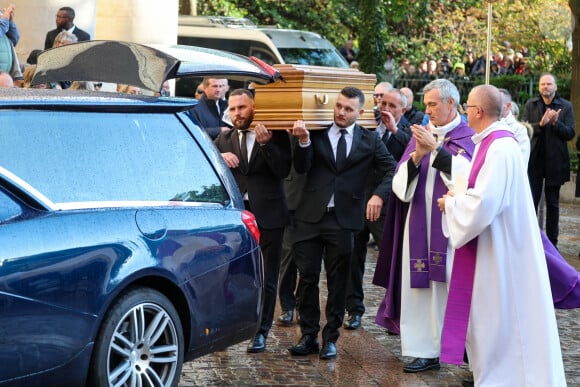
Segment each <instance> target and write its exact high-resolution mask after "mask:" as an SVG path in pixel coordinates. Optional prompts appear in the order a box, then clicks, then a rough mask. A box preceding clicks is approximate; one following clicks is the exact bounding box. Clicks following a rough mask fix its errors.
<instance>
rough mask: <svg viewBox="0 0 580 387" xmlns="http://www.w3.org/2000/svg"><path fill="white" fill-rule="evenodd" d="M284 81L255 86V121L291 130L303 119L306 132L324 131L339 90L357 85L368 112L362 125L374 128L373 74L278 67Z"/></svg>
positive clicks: (296, 66)
mask: <svg viewBox="0 0 580 387" xmlns="http://www.w3.org/2000/svg"><path fill="white" fill-rule="evenodd" d="M274 67H276V68H277V69H278V71H280V73H281V74H282V76H283V78H284V80H283V81H281V80H279V81H278V82H276V83H272V84H268V85H255V89H256V97H255V101H256V113H255V116H254V122H261V123H263V124H264V125H265V126H266V127H267V128H268V129H283V130H285V129H291V128H292V125H293V123H294V121H296V120H304V121H305V123H306V128H307V129H309V130H310V129H324V128H326V127H327V126H329V125H330V124H331V123H332V121H333V116H334V105H335V103H336V100H337V98H338V95H339V93H340V90H341V89H342V88H343V87H346V86H354V87H357V88H359V89H361V90H362V91H363V93H364V94H365V105H364V109H365V113H364V114H363V116H362V117H361V118H359V119H358V120H357V123H358V124H359V125H362V126H365V127H369V128H374V127H376V122H375V119H374V114H373V92H374V87H375V84H376V76H375V75H374V74H365V73H363V72H361V71H359V70H356V69H350V68H349V69H342V68H334V67H319V66H305V65H288V64H284V65H275V66H274Z"/></svg>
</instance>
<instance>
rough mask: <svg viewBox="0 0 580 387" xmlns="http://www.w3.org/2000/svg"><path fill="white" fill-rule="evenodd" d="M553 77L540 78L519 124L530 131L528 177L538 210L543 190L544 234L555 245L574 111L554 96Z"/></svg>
mask: <svg viewBox="0 0 580 387" xmlns="http://www.w3.org/2000/svg"><path fill="white" fill-rule="evenodd" d="M557 90H558V86H557V84H556V77H554V76H553V75H552V74H543V75H542V76H541V77H540V82H539V91H540V95H539V96H538V97H534V98H532V99H530V100H528V101H527V102H526V106H525V108H524V114H523V116H522V121H525V122H528V123H530V125H532V128H533V135H532V142H531V151H530V161H529V163H528V177H529V179H530V186H531V188H532V197H533V198H534V207H535V208H536V210H537V208H538V205H539V203H540V199H541V197H542V188H543V190H544V195H545V199H546V235H547V236H548V239H550V242H552V244H553V245H554V246H557V244H558V234H559V222H560V188H561V186H562V185H563V184H564V183H565V182H567V181H569V180H570V156H569V154H568V145H567V141H570V140H571V139H572V138H574V134H575V132H574V109H573V108H572V104H571V103H570V102H569V101H567V100H565V99H564V98H562V97H560V96H559V95H558V93H557Z"/></svg>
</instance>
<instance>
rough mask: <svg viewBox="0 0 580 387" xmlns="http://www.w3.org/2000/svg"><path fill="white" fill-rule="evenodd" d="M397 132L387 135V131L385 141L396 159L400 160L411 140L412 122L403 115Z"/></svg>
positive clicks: (384, 136)
mask: <svg viewBox="0 0 580 387" xmlns="http://www.w3.org/2000/svg"><path fill="white" fill-rule="evenodd" d="M397 129H398V130H397V134H395V135H390V136H388V135H387V132H385V134H384V135H383V138H382V140H383V142H384V143H385V145H386V146H387V149H388V151H389V152H390V153H391V155H393V157H394V158H395V160H396V161H397V162H399V160H401V156H403V153H404V152H405V148H406V147H407V144H408V143H409V141H411V136H412V135H411V124H410V123H409V121H407V119H406V118H405V116H402V117H401V119H400V120H399V123H398V124H397Z"/></svg>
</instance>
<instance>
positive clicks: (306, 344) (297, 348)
mask: <svg viewBox="0 0 580 387" xmlns="http://www.w3.org/2000/svg"><path fill="white" fill-rule="evenodd" d="M318 350H319V348H318V338H316V336H311V335H304V336H302V338H301V339H300V341H299V342H298V344H296V345H293V346H292V347H290V348H288V351H290V353H291V354H292V355H294V356H306V355H309V354H311V353H318Z"/></svg>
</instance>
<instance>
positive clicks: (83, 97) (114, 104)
mask: <svg viewBox="0 0 580 387" xmlns="http://www.w3.org/2000/svg"><path fill="white" fill-rule="evenodd" d="M196 104H197V101H196V100H193V99H191V98H177V97H170V98H166V97H157V96H147V95H133V94H125V93H110V92H106V91H88V90H68V89H67V90H61V89H35V88H25V89H22V88H0V110H7V109H18V110H51V111H54V110H59V111H99V112H141V113H175V112H179V111H185V110H189V109H191V108H192V107H193V106H195V105H196Z"/></svg>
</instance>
